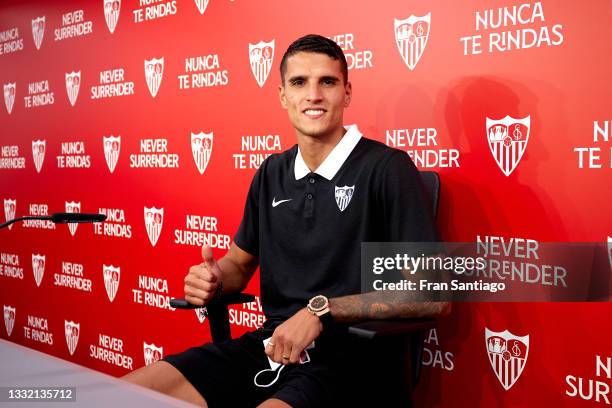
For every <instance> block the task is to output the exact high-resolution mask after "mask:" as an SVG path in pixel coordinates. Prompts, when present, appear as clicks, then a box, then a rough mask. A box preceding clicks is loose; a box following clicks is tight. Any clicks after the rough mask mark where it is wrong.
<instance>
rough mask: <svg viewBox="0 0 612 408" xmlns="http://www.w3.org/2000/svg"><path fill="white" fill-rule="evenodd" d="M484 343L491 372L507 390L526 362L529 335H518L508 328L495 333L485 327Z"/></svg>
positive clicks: (519, 374) (521, 371)
mask: <svg viewBox="0 0 612 408" xmlns="http://www.w3.org/2000/svg"><path fill="white" fill-rule="evenodd" d="M485 345H486V350H487V354H488V355H489V362H490V363H491V367H492V368H493V372H494V373H495V376H496V377H497V379H498V380H499V382H500V384H501V385H502V387H504V389H505V390H506V391H508V390H509V389H510V387H512V386H513V385H514V383H516V380H518V379H519V377H520V376H521V374H522V373H523V369H524V368H525V364H526V363H527V355H528V353H529V335H527V336H523V337H519V336H515V335H514V334H512V333H510V332H509V331H508V330H504V331H503V332H500V333H497V332H494V331H491V330H489V329H487V328H486V327H485Z"/></svg>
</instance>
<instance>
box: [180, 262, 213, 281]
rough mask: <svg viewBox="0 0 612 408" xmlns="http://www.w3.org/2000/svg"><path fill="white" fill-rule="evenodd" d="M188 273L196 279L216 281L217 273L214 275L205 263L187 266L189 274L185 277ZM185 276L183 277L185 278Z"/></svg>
mask: <svg viewBox="0 0 612 408" xmlns="http://www.w3.org/2000/svg"><path fill="white" fill-rule="evenodd" d="M189 275H191V276H192V277H194V278H196V280H202V281H206V282H216V281H217V275H215V274H214V272H213V271H211V269H210V268H209V267H208V266H206V264H204V263H201V264H199V265H194V266H192V267H191V268H189V274H188V275H187V277H188V276H189ZM187 277H185V279H187ZM194 281H195V280H194Z"/></svg>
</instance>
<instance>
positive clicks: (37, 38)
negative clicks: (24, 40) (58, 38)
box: [32, 16, 45, 50]
mask: <svg viewBox="0 0 612 408" xmlns="http://www.w3.org/2000/svg"><path fill="white" fill-rule="evenodd" d="M32 36H33V37H34V45H36V49H37V50H40V45H41V44H42V40H43V37H44V36H45V17H44V16H42V17H38V18H35V19H34V20H32Z"/></svg>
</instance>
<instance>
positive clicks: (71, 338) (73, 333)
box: [64, 320, 81, 355]
mask: <svg viewBox="0 0 612 408" xmlns="http://www.w3.org/2000/svg"><path fill="white" fill-rule="evenodd" d="M64 330H65V332H66V344H67V345H68V351H69V352H70V355H73V354H74V351H75V350H76V348H77V344H78V343H79V332H80V331H81V325H80V324H79V323H75V322H69V321H67V320H64Z"/></svg>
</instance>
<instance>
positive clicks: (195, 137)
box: [191, 132, 213, 174]
mask: <svg viewBox="0 0 612 408" xmlns="http://www.w3.org/2000/svg"><path fill="white" fill-rule="evenodd" d="M212 147H213V133H212V132H210V133H204V132H200V133H198V134H195V133H192V134H191V152H192V153H193V160H194V161H195V164H196V167H197V168H198V171H199V172H200V174H204V171H205V170H206V166H208V161H209V160H210V155H211V154H212Z"/></svg>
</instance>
